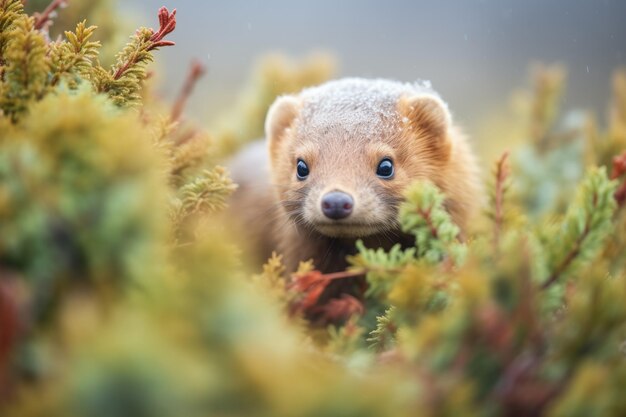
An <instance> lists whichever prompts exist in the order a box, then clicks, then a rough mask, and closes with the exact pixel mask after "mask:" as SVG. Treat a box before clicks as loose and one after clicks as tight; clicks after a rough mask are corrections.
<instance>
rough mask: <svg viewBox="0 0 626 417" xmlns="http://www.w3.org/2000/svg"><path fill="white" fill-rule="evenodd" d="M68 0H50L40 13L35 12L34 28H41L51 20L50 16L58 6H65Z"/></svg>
mask: <svg viewBox="0 0 626 417" xmlns="http://www.w3.org/2000/svg"><path fill="white" fill-rule="evenodd" d="M67 2H68V0H52V2H51V3H50V4H49V5H48V7H46V9H45V10H44V11H43V12H41V13H35V29H36V30H41V29H43V28H44V27H45V26H46V25H47V24H48V23H50V22H51V21H52V17H53V16H54V13H55V12H56V10H57V9H58V8H63V7H67Z"/></svg>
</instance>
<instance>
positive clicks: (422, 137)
mask: <svg viewBox="0 0 626 417" xmlns="http://www.w3.org/2000/svg"><path fill="white" fill-rule="evenodd" d="M265 133H266V141H265V143H262V142H257V143H254V144H252V145H250V146H249V147H247V148H246V149H244V150H243V151H242V152H241V153H240V154H239V155H238V156H237V157H236V158H235V159H234V161H233V163H232V164H231V170H232V172H233V177H234V180H235V182H237V183H238V184H239V185H240V188H239V190H238V191H237V192H236V193H235V196H234V198H233V202H232V207H233V209H234V210H235V215H236V216H238V217H239V218H240V219H241V220H242V221H243V222H244V224H245V229H244V232H243V233H244V235H245V236H246V238H247V239H249V240H251V242H252V244H253V246H255V247H256V248H257V250H258V251H259V252H260V255H261V257H267V256H269V255H270V254H271V251H272V250H276V251H277V252H279V253H282V254H283V255H284V262H285V265H286V267H287V269H288V271H294V270H295V269H296V268H297V265H298V263H299V261H301V260H308V259H313V261H314V263H315V266H316V267H317V269H319V270H321V271H322V272H325V273H327V272H335V271H339V270H343V269H345V267H346V266H347V264H346V256H347V255H350V254H354V253H355V252H356V249H355V242H356V240H357V239H362V240H363V241H364V243H365V244H366V246H368V247H384V248H387V249H388V248H390V247H391V246H392V245H394V244H395V243H401V244H402V245H404V246H410V245H414V244H415V241H414V238H413V237H411V236H407V235H404V234H403V233H402V232H401V230H400V228H399V225H398V221H397V219H396V217H397V210H398V205H399V203H400V202H401V201H402V192H403V190H404V189H405V187H406V186H407V185H408V184H409V183H411V182H412V181H414V180H416V179H427V180H430V181H432V182H433V183H434V184H436V185H437V186H438V187H439V188H440V189H441V190H442V191H443V192H444V193H445V194H446V196H447V200H446V202H445V206H446V208H447V210H448V211H449V213H450V214H451V216H452V218H453V220H454V221H455V222H456V223H457V224H458V225H459V227H460V228H461V230H462V231H464V230H466V228H467V225H468V221H469V219H470V218H471V216H472V214H473V213H474V211H475V209H476V208H477V205H478V202H479V201H480V199H481V196H480V189H479V185H478V184H479V180H478V167H477V163H476V160H475V158H474V155H473V153H472V151H471V149H470V147H469V145H468V143H467V140H466V138H465V136H464V135H463V134H462V133H461V132H460V130H459V129H458V128H457V127H456V126H455V125H454V124H453V123H452V118H451V115H450V112H449V110H448V107H447V105H446V103H444V102H443V101H442V99H441V98H440V97H439V95H438V94H437V93H436V92H435V91H434V90H432V89H431V88H430V86H429V84H428V83H415V84H409V83H400V82H395V81H389V80H383V79H376V80H368V79H360V78H346V79H341V80H336V81H330V82H327V83H325V84H322V85H320V86H317V87H313V88H308V89H305V90H303V91H302V92H301V93H300V94H297V95H285V96H281V97H279V98H277V99H276V101H275V102H274V104H272V106H271V107H270V109H269V112H268V114H267V118H266V123H265Z"/></svg>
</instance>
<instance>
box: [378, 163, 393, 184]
mask: <svg viewBox="0 0 626 417" xmlns="http://www.w3.org/2000/svg"><path fill="white" fill-rule="evenodd" d="M376 175H378V177H379V178H383V179H389V178H391V177H393V162H391V159H389V158H385V159H383V160H382V161H380V163H379V164H378V168H376Z"/></svg>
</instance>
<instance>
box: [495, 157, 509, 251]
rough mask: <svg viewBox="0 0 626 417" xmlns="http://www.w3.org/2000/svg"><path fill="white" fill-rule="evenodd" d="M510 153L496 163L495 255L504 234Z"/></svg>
mask: <svg viewBox="0 0 626 417" xmlns="http://www.w3.org/2000/svg"><path fill="white" fill-rule="evenodd" d="M508 157H509V153H508V152H504V153H503V154H502V156H501V157H500V159H499V160H498V162H497V163H496V184H495V188H496V189H495V196H494V197H495V199H494V200H495V201H494V203H495V213H494V221H493V222H494V230H493V247H494V249H495V253H496V254H497V253H498V252H499V251H500V234H501V232H502V224H503V222H504V210H503V206H504V193H505V191H506V190H505V182H506V179H507V177H508V176H509V174H510V171H509V166H508V163H507V158H508Z"/></svg>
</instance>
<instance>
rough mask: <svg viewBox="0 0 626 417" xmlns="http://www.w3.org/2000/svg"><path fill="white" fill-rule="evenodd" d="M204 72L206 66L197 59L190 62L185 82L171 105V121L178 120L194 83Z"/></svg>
mask: <svg viewBox="0 0 626 417" xmlns="http://www.w3.org/2000/svg"><path fill="white" fill-rule="evenodd" d="M205 73H206V67H205V66H204V65H203V64H202V63H201V62H200V61H198V60H194V61H192V62H191V66H190V67H189V73H188V74H187V78H186V79H185V84H184V85H183V88H182V89H181V91H180V93H179V95H178V98H177V99H176V101H175V102H174V106H173V107H172V115H171V117H172V121H174V122H177V121H178V120H180V117H181V116H182V114H183V112H184V110H185V106H186V105H187V101H188V100H189V97H190V96H191V94H192V93H193V90H194V87H195V86H196V83H197V82H198V80H199V79H200V78H202V76H203V75H204V74H205Z"/></svg>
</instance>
